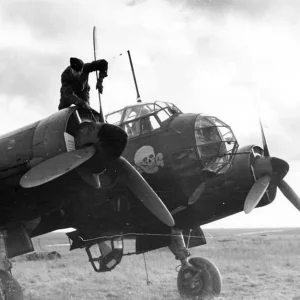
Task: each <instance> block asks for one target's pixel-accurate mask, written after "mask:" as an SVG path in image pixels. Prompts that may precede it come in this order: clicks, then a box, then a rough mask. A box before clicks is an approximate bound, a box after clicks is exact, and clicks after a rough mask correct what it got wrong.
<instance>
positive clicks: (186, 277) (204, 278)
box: [177, 257, 222, 300]
mask: <svg viewBox="0 0 300 300" xmlns="http://www.w3.org/2000/svg"><path fill="white" fill-rule="evenodd" d="M189 264H190V265H188V266H182V267H181V268H180V270H179V273H178V277H177V287H178V291H179V293H180V295H181V296H182V297H183V298H189V299H197V300H208V299H213V298H214V297H215V296H218V295H220V293H221V286H222V279H221V274H220V272H219V270H218V268H217V267H216V266H215V265H214V264H213V263H212V262H211V261H209V260H207V259H205V258H202V257H194V258H191V259H190V260H189Z"/></svg>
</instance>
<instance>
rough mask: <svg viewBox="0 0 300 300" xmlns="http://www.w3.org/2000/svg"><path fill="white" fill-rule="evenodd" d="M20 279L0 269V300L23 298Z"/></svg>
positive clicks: (19, 299) (21, 299)
mask: <svg viewBox="0 0 300 300" xmlns="http://www.w3.org/2000/svg"><path fill="white" fill-rule="evenodd" d="M23 299H24V298H23V292H22V289H21V287H20V285H19V283H18V281H17V280H16V279H15V278H14V277H12V275H11V274H10V273H9V272H7V271H3V270H0V300H23Z"/></svg>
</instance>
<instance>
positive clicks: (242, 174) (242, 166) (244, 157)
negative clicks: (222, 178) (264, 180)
mask: <svg viewBox="0 0 300 300" xmlns="http://www.w3.org/2000/svg"><path fill="white" fill-rule="evenodd" d="M256 156H263V149H262V148H261V147H259V146H256V145H247V146H243V147H240V148H239V150H238V152H237V153H236V154H235V157H234V160H233V163H232V170H231V173H232V176H231V179H233V180H234V181H235V182H237V183H238V184H239V185H242V186H249V185H250V186H251V185H252V184H253V183H254V181H255V177H254V172H253V164H254V160H255V157H256Z"/></svg>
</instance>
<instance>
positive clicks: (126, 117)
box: [106, 101, 182, 125]
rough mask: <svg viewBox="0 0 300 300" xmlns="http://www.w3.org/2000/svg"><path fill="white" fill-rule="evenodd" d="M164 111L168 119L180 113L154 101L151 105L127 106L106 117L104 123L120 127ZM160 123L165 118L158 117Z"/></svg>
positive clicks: (174, 107)
mask: <svg viewBox="0 0 300 300" xmlns="http://www.w3.org/2000/svg"><path fill="white" fill-rule="evenodd" d="M160 111H164V113H161V115H163V114H165V115H166V114H167V115H168V117H169V118H170V116H172V115H174V114H176V113H182V112H181V111H180V110H179V109H178V108H177V107H176V106H175V105H174V104H172V103H169V102H161V101H155V102H152V103H141V104H136V105H132V106H127V107H125V108H123V109H121V110H118V111H116V112H113V113H110V114H108V115H106V121H107V122H108V123H110V124H114V125H121V124H123V123H125V122H128V121H131V120H135V119H138V118H141V117H143V116H147V115H151V114H153V113H155V112H160ZM160 120H161V122H163V121H165V120H166V118H165V117H162V116H160Z"/></svg>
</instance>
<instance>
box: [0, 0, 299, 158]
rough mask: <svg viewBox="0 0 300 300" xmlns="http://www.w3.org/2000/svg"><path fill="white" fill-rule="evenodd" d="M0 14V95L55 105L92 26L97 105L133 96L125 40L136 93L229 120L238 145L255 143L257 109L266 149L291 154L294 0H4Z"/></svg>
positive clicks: (85, 54) (87, 47)
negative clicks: (101, 76) (99, 71)
mask: <svg viewBox="0 0 300 300" xmlns="http://www.w3.org/2000/svg"><path fill="white" fill-rule="evenodd" d="M37 12H38V13H37ZM0 13H1V18H0V25H1V26H0V28H1V29H0V31H1V34H2V37H3V41H4V42H3V44H2V45H1V46H0V54H1V55H0V62H1V63H0V90H1V93H2V94H5V97H6V98H5V99H10V98H15V97H21V96H22V97H24V98H25V99H26V103H28V105H29V106H30V107H31V109H32V110H33V111H35V110H37V111H38V112H43V113H44V114H45V115H47V114H50V113H52V112H53V110H56V109H57V104H58V100H59V88H60V74H61V72H62V71H63V70H64V68H65V67H66V66H67V65H68V63H69V57H70V56H77V57H80V58H82V59H83V60H84V61H91V60H92V59H93V49H92V28H93V26H94V25H96V26H97V30H98V44H99V49H98V50H97V57H98V58H102V57H105V58H107V59H108V60H109V77H108V78H106V79H105V86H104V94H103V97H102V101H103V106H104V108H105V111H108V110H114V109H118V108H120V107H122V106H123V105H126V104H130V103H134V102H135V99H136V94H135V88H134V84H133V80H132V76H131V72H130V66H129V63H128V58H127V56H126V50H128V49H130V51H131V54H132V58H133V62H134V66H135V72H136V75H137V81H138V84H139V90H140V94H141V96H142V99H143V100H144V101H153V100H165V101H171V102H175V103H176V104H177V105H178V106H179V107H180V108H181V109H182V110H183V111H185V112H188V111H193V112H195V111H199V112H206V113H208V114H212V115H216V116H218V117H220V118H221V119H223V120H224V121H225V122H227V123H228V124H230V125H231V126H232V128H233V129H234V131H235V132H236V135H237V137H238V138H239V141H240V144H243V143H249V142H252V141H253V140H255V141H257V142H258V143H260V139H261V138H260V131H259V126H258V116H259V115H260V116H261V117H262V119H263V121H264V126H265V131H266V133H267V138H268V143H269V144H270V148H271V149H279V151H278V152H279V153H281V152H284V153H285V154H287V156H295V155H296V154H297V151H298V150H297V149H296V147H293V146H292V145H293V144H294V141H295V140H297V137H298V132H297V127H298V125H299V121H298V116H297V110H298V108H299V104H298V98H299V96H300V95H299V89H298V82H297V79H298V78H299V75H300V74H299V70H300V59H299V57H298V53H299V51H300V38H299V37H298V32H299V29H300V28H299V27H300V25H299V21H298V13H299V4H298V2H297V1H293V0H289V1H286V2H284V3H283V2H282V1H275V0H272V1H271V0H264V1H258V0H251V1H248V0H247V1H246V0H226V1H218V0H202V1H200V0H194V1H192V0H190V1H173V0H172V1H167V0H153V1H125V2H124V1H117V0H116V1H114V2H113V3H112V2H109V1H107V2H105V4H104V3H103V2H101V1H100V2H99V1H86V2H84V1H79V0H76V1H63V2H61V1H32V0H30V1H10V2H9V1H2V2H1V4H0ZM121 52H122V53H123V55H122V56H118V54H119V53H121ZM112 57H115V58H112ZM94 77H95V76H93V75H91V76H90V85H91V87H92V92H91V96H92V104H93V105H94V106H95V107H97V106H98V104H97V102H98V100H97V95H96V93H95V90H94V85H95V78H94ZM278 140H280V143H278ZM275 152H276V150H275Z"/></svg>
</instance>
